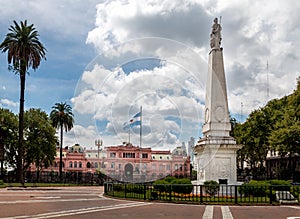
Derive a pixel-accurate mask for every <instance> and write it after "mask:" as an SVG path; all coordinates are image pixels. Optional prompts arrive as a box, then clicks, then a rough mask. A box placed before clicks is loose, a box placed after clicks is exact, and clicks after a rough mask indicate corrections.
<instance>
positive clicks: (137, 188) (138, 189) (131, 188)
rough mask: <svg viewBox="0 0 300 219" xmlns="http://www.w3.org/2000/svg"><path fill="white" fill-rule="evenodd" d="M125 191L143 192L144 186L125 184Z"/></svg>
mask: <svg viewBox="0 0 300 219" xmlns="http://www.w3.org/2000/svg"><path fill="white" fill-rule="evenodd" d="M126 192H133V193H137V194H144V186H143V185H134V184H132V185H130V184H129V185H126Z"/></svg>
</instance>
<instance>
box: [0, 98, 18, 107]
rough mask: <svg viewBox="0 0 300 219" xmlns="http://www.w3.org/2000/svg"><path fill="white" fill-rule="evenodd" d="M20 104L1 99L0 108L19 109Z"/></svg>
mask: <svg viewBox="0 0 300 219" xmlns="http://www.w3.org/2000/svg"><path fill="white" fill-rule="evenodd" d="M18 105H19V103H17V102H14V101H11V100H8V99H0V106H3V107H17V106H18Z"/></svg>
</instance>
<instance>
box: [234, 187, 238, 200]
mask: <svg viewBox="0 0 300 219" xmlns="http://www.w3.org/2000/svg"><path fill="white" fill-rule="evenodd" d="M237 192H238V189H237V185H235V186H234V203H235V204H237V203H238V193H237Z"/></svg>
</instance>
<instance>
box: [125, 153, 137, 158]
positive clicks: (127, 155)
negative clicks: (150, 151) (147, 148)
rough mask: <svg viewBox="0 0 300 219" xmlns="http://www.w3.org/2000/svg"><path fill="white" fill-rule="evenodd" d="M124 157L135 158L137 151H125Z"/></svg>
mask: <svg viewBox="0 0 300 219" xmlns="http://www.w3.org/2000/svg"><path fill="white" fill-rule="evenodd" d="M123 158H135V153H123Z"/></svg>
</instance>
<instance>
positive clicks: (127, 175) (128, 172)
mask: <svg viewBox="0 0 300 219" xmlns="http://www.w3.org/2000/svg"><path fill="white" fill-rule="evenodd" d="M124 179H125V181H132V180H133V166H132V164H130V163H128V164H126V165H125V167H124Z"/></svg>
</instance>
